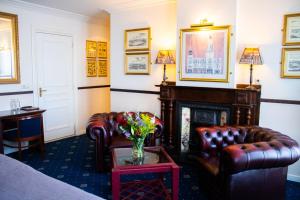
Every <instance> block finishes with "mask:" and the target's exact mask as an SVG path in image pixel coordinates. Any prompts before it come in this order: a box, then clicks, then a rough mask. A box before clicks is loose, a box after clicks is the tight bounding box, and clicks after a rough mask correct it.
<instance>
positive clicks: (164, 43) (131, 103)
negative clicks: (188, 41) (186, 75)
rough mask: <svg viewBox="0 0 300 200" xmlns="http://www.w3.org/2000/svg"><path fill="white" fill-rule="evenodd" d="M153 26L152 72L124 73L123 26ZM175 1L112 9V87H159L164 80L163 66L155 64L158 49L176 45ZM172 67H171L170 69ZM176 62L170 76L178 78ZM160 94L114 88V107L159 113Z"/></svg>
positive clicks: (154, 88)
mask: <svg viewBox="0 0 300 200" xmlns="http://www.w3.org/2000/svg"><path fill="white" fill-rule="evenodd" d="M142 27H151V32H152V41H151V46H152V48H151V49H152V51H151V55H152V56H151V61H152V66H151V74H150V75H125V73H124V30H125V29H134V28H142ZM175 38H176V4H174V3H168V4H164V5H159V6H154V7H148V8H141V9H138V10H128V11H124V12H116V13H114V12H112V13H111V87H112V88H121V89H122V88H123V89H135V90H151V91H158V90H159V89H158V88H156V87H155V86H154V85H155V84H160V82H161V80H162V74H163V71H162V69H163V67H162V66H161V65H157V64H154V63H155V58H156V55H157V52H158V50H159V49H175V48H176V43H175V41H176V39H175ZM170 69H171V70H170ZM175 75H176V70H175V66H174V65H173V66H172V65H168V77H169V80H170V81H175ZM157 98H158V96H157V95H152V94H138V93H131V94H130V93H122V92H114V91H112V92H111V110H112V111H129V110H133V111H150V112H153V113H156V114H158V115H159V114H160V102H159V100H158V99H157Z"/></svg>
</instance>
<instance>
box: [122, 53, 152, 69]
mask: <svg viewBox="0 0 300 200" xmlns="http://www.w3.org/2000/svg"><path fill="white" fill-rule="evenodd" d="M125 73H126V74H150V53H149V52H141V53H139V52H137V53H126V54H125Z"/></svg>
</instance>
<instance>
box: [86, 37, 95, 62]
mask: <svg viewBox="0 0 300 200" xmlns="http://www.w3.org/2000/svg"><path fill="white" fill-rule="evenodd" d="M86 57H87V58H96V57H97V42H96V41H92V40H87V41H86Z"/></svg>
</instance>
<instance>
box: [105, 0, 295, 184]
mask: <svg viewBox="0 0 300 200" xmlns="http://www.w3.org/2000/svg"><path fill="white" fill-rule="evenodd" d="M172 5H173V6H170V5H166V6H158V7H156V8H145V9H142V10H140V11H130V12H125V13H117V14H112V29H111V30H112V33H111V37H112V40H111V41H112V51H111V55H112V80H111V82H112V87H113V88H123V89H140V90H157V88H155V87H154V86H153V85H155V84H158V83H160V81H161V73H162V71H161V67H160V68H159V69H158V68H156V66H155V65H153V66H152V73H151V75H150V76H127V75H124V70H123V66H124V57H123V56H124V54H123V52H124V44H123V43H124V42H123V40H124V37H123V34H124V30H125V29H128V28H140V27H144V26H150V27H151V28H152V31H153V35H152V38H153V40H152V44H154V45H153V48H152V50H153V53H152V60H154V58H155V53H154V51H156V50H157V49H158V48H159V45H157V41H164V40H165V38H166V37H164V36H163V35H161V34H160V33H164V32H165V31H166V30H168V31H169V34H170V36H171V37H170V39H171V40H173V41H176V43H177V45H176V47H177V48H176V50H177V58H179V50H180V47H179V44H180V43H179V37H178V36H179V30H180V29H181V28H188V27H189V26H190V25H191V24H194V23H198V22H199V21H200V19H203V18H208V19H209V20H210V21H213V22H214V23H215V25H231V26H232V32H233V36H231V58H230V61H231V63H230V71H231V72H232V74H231V75H230V82H229V83H228V84H224V83H207V82H206V83H205V82H192V81H180V80H178V74H177V72H176V71H178V69H179V67H178V64H177V70H176V69H175V68H173V69H172V70H173V72H172V73H173V74H174V76H173V77H172V78H174V79H172V80H175V79H176V84H177V85H185V86H204V87H234V86H235V85H236V84H237V83H246V84H247V83H248V81H249V66H247V65H239V64H238V60H239V57H240V55H241V53H242V50H243V48H244V47H245V46H248V45H251V46H258V47H260V49H261V53H262V56H263V60H264V65H263V66H261V67H255V69H254V80H255V81H257V80H259V81H260V84H261V85H262V98H270V99H288V100H299V99H300V80H299V79H293V80H292V79H281V78H280V59H281V55H280V52H281V39H282V32H281V29H282V20H283V15H284V14H286V13H293V12H300V1H299V0H276V1H274V0H252V1H248V0H227V1H222V0H177V6H176V5H175V4H172ZM174 6H176V7H175V8H174ZM174 9H175V11H174ZM153 10H155V12H153ZM167 13H169V14H167ZM170 16H172V17H174V16H175V18H176V20H171V21H172V22H170V20H169V19H167V17H170ZM158 18H159V19H158ZM167 24H168V26H167ZM170 24H172V26H171V25H170ZM174 26H175V27H177V28H175V30H174ZM171 30H172V31H171ZM155 32H157V34H155ZM176 38H177V39H176ZM170 43H173V42H172V41H171V42H170ZM177 60H178V59H177ZM177 63H178V62H177ZM157 97H158V95H151V94H136V93H121V92H112V95H111V108H112V110H115V111H122V110H126V111H127V110H141V109H143V110H147V111H153V112H159V106H160V103H159V101H158V100H157ZM299 109H300V106H299V105H288V104H274V103H273V104H272V103H262V104H261V113H260V114H261V116H260V125H261V126H264V127H269V128H272V129H274V130H278V131H280V132H282V133H284V134H287V135H289V136H291V137H292V138H294V139H296V140H297V141H298V143H300V134H299V130H300V124H299V119H300V114H299V113H300V112H299V111H300V110H299ZM288 178H289V179H291V180H295V181H300V161H298V162H297V163H296V164H294V165H292V166H290V167H289V176H288Z"/></svg>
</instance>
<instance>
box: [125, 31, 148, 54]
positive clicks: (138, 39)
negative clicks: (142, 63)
mask: <svg viewBox="0 0 300 200" xmlns="http://www.w3.org/2000/svg"><path fill="white" fill-rule="evenodd" d="M124 38H125V39H124V46H125V50H126V51H127V52H128V51H149V50H150V49H151V28H150V27H148V28H138V29H128V30H125V37H124Z"/></svg>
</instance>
